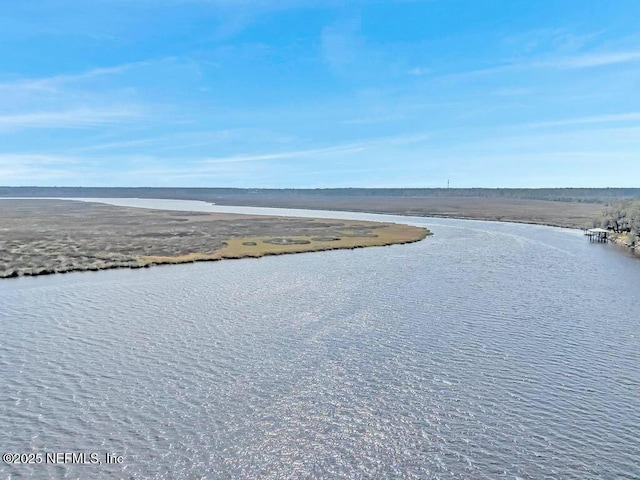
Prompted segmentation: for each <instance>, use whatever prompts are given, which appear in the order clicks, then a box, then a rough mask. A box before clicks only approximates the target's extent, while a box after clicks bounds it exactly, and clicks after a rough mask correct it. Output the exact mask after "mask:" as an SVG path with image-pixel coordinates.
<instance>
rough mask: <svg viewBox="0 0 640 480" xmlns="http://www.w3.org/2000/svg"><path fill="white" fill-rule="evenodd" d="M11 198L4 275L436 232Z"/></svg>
mask: <svg viewBox="0 0 640 480" xmlns="http://www.w3.org/2000/svg"><path fill="white" fill-rule="evenodd" d="M7 201H8V202H12V204H11V205H10V206H9V205H8V207H9V208H5V209H3V210H0V225H3V227H5V228H3V231H4V232H6V233H4V234H3V235H2V236H0V279H1V278H19V277H26V276H40V275H52V274H55V273H70V272H82V271H100V270H109V269H115V268H130V269H137V268H148V267H152V266H157V265H172V264H173V265H175V264H183V263H194V262H200V261H218V260H226V259H241V258H260V257H263V256H271V255H285V254H294V253H307V252H320V251H328V250H342V249H355V248H367V247H375V246H389V245H402V244H408V243H414V242H418V241H421V240H423V239H425V238H426V237H427V236H429V235H432V233H431V232H430V231H429V230H428V229H427V228H423V227H417V226H411V225H406V224H401V223H391V222H375V221H365V220H337V219H322V218H301V217H277V216H264V215H246V214H245V215H241V214H223V213H204V212H189V211H177V210H152V209H145V208H139V207H118V206H113V205H107V204H100V203H92V202H78V201H75V202H69V201H68V200H63V201H59V202H56V201H47V202H43V201H42V200H7Z"/></svg>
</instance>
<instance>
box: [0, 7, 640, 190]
mask: <svg viewBox="0 0 640 480" xmlns="http://www.w3.org/2000/svg"><path fill="white" fill-rule="evenodd" d="M447 180H450V181H451V185H452V186H455V187H505V188H506V187H563V186H569V187H638V186H640V2H638V1H637V0H616V1H615V2H603V1H600V0H536V1H532V0H526V1H525V0H432V1H420V0H397V1H382V0H352V1H347V0H341V1H340V0H253V1H249V0H88V1H87V0H83V1H80V0H38V1H34V0H22V1H20V2H10V4H9V6H5V7H4V8H3V11H2V12H0V185H51V186H55V185H58V186H62V185H66V186H198V187H207V186H211V187H305V188H314V187H442V186H446V183H447Z"/></svg>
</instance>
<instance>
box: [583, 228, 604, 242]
mask: <svg viewBox="0 0 640 480" xmlns="http://www.w3.org/2000/svg"><path fill="white" fill-rule="evenodd" d="M584 234H585V235H586V236H588V237H589V241H590V242H606V241H607V240H609V230H605V229H604V228H589V229H587V230H585V231H584Z"/></svg>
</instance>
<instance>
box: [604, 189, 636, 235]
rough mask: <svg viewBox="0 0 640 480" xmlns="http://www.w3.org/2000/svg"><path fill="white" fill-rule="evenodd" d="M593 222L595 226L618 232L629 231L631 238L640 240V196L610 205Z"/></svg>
mask: <svg viewBox="0 0 640 480" xmlns="http://www.w3.org/2000/svg"><path fill="white" fill-rule="evenodd" d="M593 223H594V226H599V227H602V228H608V229H610V230H613V231H614V232H616V233H628V234H629V240H631V241H639V240H640V239H639V238H638V237H639V236H640V198H637V199H634V200H628V201H626V202H621V203H618V204H615V205H610V206H609V207H607V208H606V209H605V211H604V213H603V214H602V216H601V217H600V218H598V219H596V220H594V222H593Z"/></svg>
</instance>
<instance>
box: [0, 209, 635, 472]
mask: <svg viewBox="0 0 640 480" xmlns="http://www.w3.org/2000/svg"><path fill="white" fill-rule="evenodd" d="M183 208H184V207H183ZM332 215H334V214H332ZM345 215H347V216H348V217H349V218H362V219H366V218H378V217H376V216H369V215H359V214H345ZM334 216H339V215H338V214H335V215H334ZM379 218H383V217H379ZM384 218H385V219H387V218H389V217H384ZM396 218H397V220H399V221H402V220H405V221H406V219H402V218H400V217H396ZM411 221H412V223H417V224H419V223H424V224H425V225H427V226H429V227H430V228H432V230H433V231H434V232H435V233H436V235H435V236H434V237H431V238H428V239H426V240H425V241H423V242H420V243H416V244H411V245H404V246H394V247H383V248H370V249H360V250H353V251H333V252H321V253H310V254H304V255H290V256H282V257H268V258H263V259H258V260H250V259H247V260H241V261H223V262H216V263H201V264H193V265H182V266H173V267H161V268H155V269H149V270H135V271H129V270H119V271H105V272H99V273H82V274H68V275H63V276H53V277H41V278H24V279H13V280H7V281H2V282H0V325H1V330H0V372H1V376H0V392H2V393H0V407H1V408H0V447H1V448H2V450H3V451H9V452H28V451H34V452H46V451H55V452H57V451H70V452H99V453H100V454H101V455H103V454H104V453H105V452H114V453H118V454H120V455H123V456H124V462H123V464H122V465H116V466H113V465H112V466H107V465H101V466H69V465H67V466H49V465H35V466H19V467H8V466H6V465H3V466H0V478H18V477H19V476H24V477H25V478H30V477H32V478H100V477H102V478H120V477H121V478H416V479H417V478H439V479H452V478H456V479H469V478H487V479H494V478H534V479H540V478H569V479H591V478H594V479H595V478H603V479H610V478H629V479H630V478H640V442H639V441H638V438H640V395H639V393H640V367H639V365H640V325H639V319H640V295H639V293H640V292H639V284H638V278H640V261H637V260H635V259H632V258H629V257H627V256H625V255H621V254H620V253H619V252H617V251H615V250H614V249H612V248H609V247H607V246H606V245H598V244H589V242H588V241H586V240H585V239H584V238H583V237H582V236H581V235H580V232H574V231H569V230H562V229H555V228H547V227H537V226H528V225H515V224H499V223H485V222H470V221H460V220H442V219H411ZM12 475H13V476H14V477H12Z"/></svg>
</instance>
